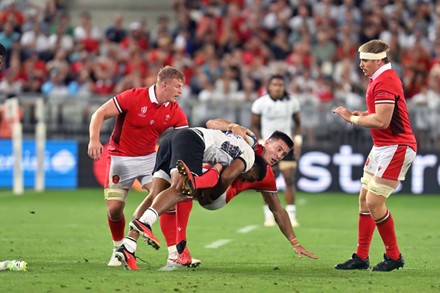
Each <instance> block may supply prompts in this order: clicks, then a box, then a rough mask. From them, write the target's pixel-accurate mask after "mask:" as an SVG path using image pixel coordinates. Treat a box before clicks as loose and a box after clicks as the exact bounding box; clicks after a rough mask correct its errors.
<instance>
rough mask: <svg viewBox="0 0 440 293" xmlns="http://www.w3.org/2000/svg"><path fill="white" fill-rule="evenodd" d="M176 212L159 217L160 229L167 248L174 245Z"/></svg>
mask: <svg viewBox="0 0 440 293" xmlns="http://www.w3.org/2000/svg"><path fill="white" fill-rule="evenodd" d="M176 221H177V219H176V212H175V211H173V212H166V213H164V214H162V215H161V216H160V229H161V230H162V234H163V236H164V237H165V241H166V243H167V246H168V247H170V246H173V245H176V231H177V229H176Z"/></svg>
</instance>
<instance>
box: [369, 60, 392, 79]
mask: <svg viewBox="0 0 440 293" xmlns="http://www.w3.org/2000/svg"><path fill="white" fill-rule="evenodd" d="M389 69H391V63H387V64H385V65H383V66H382V67H380V68H379V69H378V70H376V72H375V73H373V75H372V76H371V79H372V80H375V79H376V78H377V77H378V76H379V75H381V74H382V73H383V72H384V71H386V70H389Z"/></svg>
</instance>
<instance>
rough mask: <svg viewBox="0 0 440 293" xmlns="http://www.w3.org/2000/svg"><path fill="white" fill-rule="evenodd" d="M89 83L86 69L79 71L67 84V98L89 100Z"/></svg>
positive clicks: (90, 92)
mask: <svg viewBox="0 0 440 293" xmlns="http://www.w3.org/2000/svg"><path fill="white" fill-rule="evenodd" d="M91 82H92V81H91V79H90V76H89V71H88V70H87V69H86V68H82V69H80V70H79V71H78V72H76V73H75V74H74V75H73V79H72V80H71V81H70V82H69V83H68V84H67V89H68V96H69V97H82V98H90V96H91V94H92V90H91Z"/></svg>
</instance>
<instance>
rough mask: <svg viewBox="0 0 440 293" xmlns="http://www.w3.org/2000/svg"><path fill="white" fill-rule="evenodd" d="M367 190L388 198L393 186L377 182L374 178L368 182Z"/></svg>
mask: <svg viewBox="0 0 440 293" xmlns="http://www.w3.org/2000/svg"><path fill="white" fill-rule="evenodd" d="M368 191H370V192H372V193H374V194H377V195H381V196H383V197H386V198H388V197H389V196H390V195H391V193H393V191H394V188H392V187H390V186H388V185H385V184H381V183H377V182H376V181H374V180H371V181H370V182H369V183H368Z"/></svg>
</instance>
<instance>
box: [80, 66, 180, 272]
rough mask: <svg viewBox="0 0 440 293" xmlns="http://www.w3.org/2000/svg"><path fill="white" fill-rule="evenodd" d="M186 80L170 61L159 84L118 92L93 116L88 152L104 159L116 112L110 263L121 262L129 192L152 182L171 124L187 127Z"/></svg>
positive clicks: (108, 189) (109, 196)
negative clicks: (105, 135)
mask: <svg viewBox="0 0 440 293" xmlns="http://www.w3.org/2000/svg"><path fill="white" fill-rule="evenodd" d="M184 81H185V77H184V75H183V73H182V72H180V71H179V70H177V69H176V68H174V67H171V66H165V67H164V68H162V69H161V70H160V71H159V73H158V74H157V80H156V83H155V84H153V85H151V86H150V87H145V88H133V89H130V90H127V91H124V92H122V93H120V94H117V95H116V96H115V97H113V98H111V99H110V100H108V101H107V102H106V103H104V104H103V105H102V106H101V107H100V108H98V109H97V110H96V111H95V113H94V114H93V115H92V118H91V120H90V126H89V131H90V141H89V145H88V155H89V156H90V158H92V159H93V160H99V159H101V154H102V151H103V146H102V144H101V142H100V132H101V128H102V124H103V123H104V120H107V119H110V118H112V117H116V123H115V127H114V129H113V132H112V135H111V137H110V141H109V146H108V152H109V156H108V157H107V158H105V159H106V160H107V171H106V181H105V185H104V198H105V201H106V205H107V218H108V225H109V227H110V232H111V235H112V239H113V244H114V245H113V246H114V248H113V254H112V257H111V258H110V261H109V263H108V265H109V266H118V265H120V262H119V261H117V259H116V258H115V252H116V250H117V248H119V246H120V245H121V244H122V241H123V238H124V235H125V232H124V229H125V216H124V207H125V200H126V197H127V193H128V191H129V190H130V188H131V187H132V185H133V182H134V181H135V180H136V179H138V180H139V182H140V183H141V185H142V187H143V188H144V189H146V190H149V189H150V187H151V181H152V171H153V168H154V164H155V160H156V144H157V141H158V138H159V136H160V135H161V134H162V133H163V132H164V131H165V130H167V129H168V128H170V127H173V128H175V129H181V128H185V127H188V121H187V118H186V115H185V113H184V112H183V110H182V109H181V108H180V106H179V104H178V102H177V98H178V96H179V95H180V94H181V93H182V86H183V84H184Z"/></svg>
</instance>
